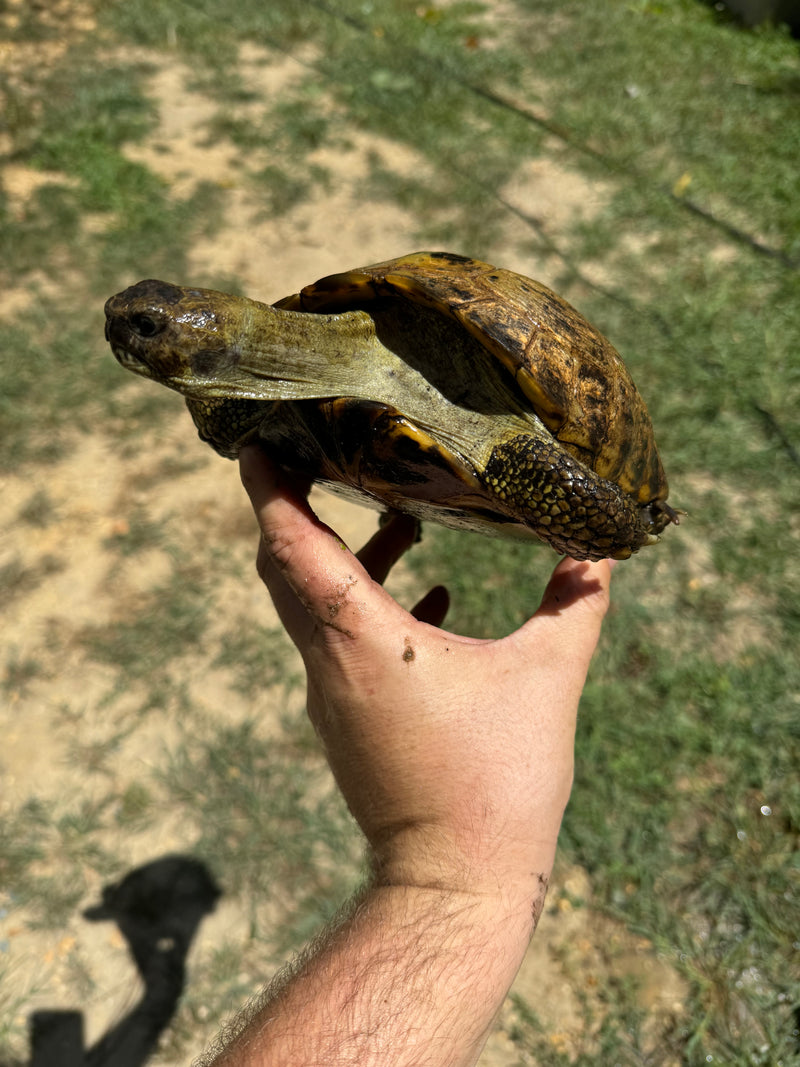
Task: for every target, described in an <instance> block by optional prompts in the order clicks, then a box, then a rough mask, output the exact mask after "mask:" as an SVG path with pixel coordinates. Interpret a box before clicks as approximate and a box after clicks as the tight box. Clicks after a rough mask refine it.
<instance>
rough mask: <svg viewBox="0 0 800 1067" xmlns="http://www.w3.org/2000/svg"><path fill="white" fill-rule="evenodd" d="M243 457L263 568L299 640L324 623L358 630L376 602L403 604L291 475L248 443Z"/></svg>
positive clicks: (340, 630)
mask: <svg viewBox="0 0 800 1067" xmlns="http://www.w3.org/2000/svg"><path fill="white" fill-rule="evenodd" d="M239 464H240V471H241V477H242V483H243V485H244V487H245V489H246V490H247V493H248V495H249V497H250V501H251V503H252V505H253V509H254V511H255V513H256V517H257V519H258V524H259V526H260V528H261V536H262V541H263V548H262V549H261V551H260V552H259V573H260V574H261V577H262V578H263V579H264V582H265V583H266V585H267V588H268V589H269V591H270V595H271V596H272V598H273V601H274V602H275V606H276V608H277V609H278V612H279V613H280V615H281V618H282V619H283V621H284V624H285V625H286V626H287V629H289V631H290V633H291V635H292V637H293V639H295V641H296V642H297V643H298V644H301V643H302V642H304V641H307V640H308V638H309V636H310V632H311V631H313V630H314V629H316V628H318V627H323V628H324V629H326V630H328V631H330V632H331V634H332V635H337V634H338V635H342V636H344V637H353V636H355V635H356V633H360V632H363V631H364V628H365V624H366V623H367V620H368V618H369V616H371V615H372V616H374V615H375V612H376V609H378V608H380V609H382V610H384V611H385V610H386V609H387V608H390V610H391V609H395V610H401V609H399V608H398V607H397V605H396V604H395V602H394V601H393V600H392V599H391V597H390V596H389V595H388V594H387V593H385V592H384V591H383V590H382V589H381V587H380V586H379V585H377V584H376V583H374V582H373V581H372V579H371V578H370V576H369V574H368V573H367V571H366V570H365V568H364V567H363V566H362V564H361V563H360V562H359V561H358V559H357V558H356V557H355V556H354V555H353V553H352V552H351V551H350V550H349V548H348V547H347V545H345V543H344V542H343V541H342V540H341V538H340V537H339V536H338V535H337V534H336V533H335V532H334V531H333V530H331V528H330V527H329V526H326V525H325V523H323V522H321V521H320V520H319V519H318V518H317V516H316V515H315V514H314V512H313V511H312V510H311V508H310V507H309V505H308V503H307V501H306V500H305V499H304V497H303V496H302V495H301V493H300V492H299V487H298V484H297V483H296V482H295V481H294V480H293V479H292V478H291V476H289V475H287V474H286V473H285V472H283V471H282V470H281V469H280V468H279V467H277V466H276V465H275V464H274V463H272V462H271V461H270V460H269V459H268V458H267V457H266V456H265V455H264V454H263V452H261V450H260V449H258V448H256V447H247V448H243V449H242V452H241V455H240V457H239ZM309 624H310V630H309ZM301 651H302V647H301Z"/></svg>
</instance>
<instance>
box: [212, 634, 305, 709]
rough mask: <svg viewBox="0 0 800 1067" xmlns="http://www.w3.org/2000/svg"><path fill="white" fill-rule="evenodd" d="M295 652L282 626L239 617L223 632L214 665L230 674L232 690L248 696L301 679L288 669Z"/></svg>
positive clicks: (299, 681) (293, 661)
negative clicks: (268, 624) (270, 625)
mask: <svg viewBox="0 0 800 1067" xmlns="http://www.w3.org/2000/svg"><path fill="white" fill-rule="evenodd" d="M293 663H295V657H294V651H293V647H292V645H291V642H290V641H289V638H288V637H287V636H286V631H285V630H284V629H283V628H282V627H266V626H258V625H256V624H255V623H253V622H250V621H249V620H245V619H240V620H239V621H238V624H237V623H235V622H234V623H233V625H232V627H231V629H230V630H229V631H228V632H227V633H225V634H223V635H222V638H221V640H220V647H219V652H218V654H217V656H216V658H215V659H214V661H213V666H214V667H224V668H225V669H226V670H229V671H230V672H231V674H232V682H231V685H232V687H233V689H234V690H235V691H236V692H238V693H241V694H242V695H243V696H245V697H248V698H253V697H255V696H256V695H257V694H258V693H259V692H261V691H263V690H264V689H265V688H267V687H268V686H272V685H279V684H282V685H284V686H286V687H290V686H292V685H294V686H297V685H298V684H300V683H301V682H302V681H303V679H302V677H298V675H297V673H296V672H295V671H293V670H292V669H291V667H290V666H289V665H290V664H293Z"/></svg>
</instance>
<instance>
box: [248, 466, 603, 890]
mask: <svg viewBox="0 0 800 1067" xmlns="http://www.w3.org/2000/svg"><path fill="white" fill-rule="evenodd" d="M240 458H241V472H242V480H243V482H244V485H245V487H246V489H247V491H248V493H249V495H250V498H251V501H252V504H253V507H254V509H255V512H256V515H257V517H258V521H259V525H260V527H261V530H262V542H261V545H260V548H259V553H258V570H259V574H260V575H261V577H262V578H263V580H264V582H265V583H266V585H267V588H268V589H269V592H270V594H271V596H272V599H273V601H274V603H275V606H276V608H277V610H278V612H279V614H280V617H281V619H282V621H283V623H284V625H285V627H286V629H287V631H288V633H289V635H290V636H291V637H292V639H293V641H294V642H295V644H296V645H297V647H298V649H299V650H300V652H301V654H302V656H303V659H304V662H305V666H306V670H307V674H308V713H309V716H310V717H311V720H312V722H313V724H314V726H315V728H316V730H317V732H318V734H319V736H320V738H321V740H322V742H323V744H324V746H325V750H326V754H327V757H328V760H329V762H330V765H331V768H332V770H333V773H334V775H335V777H336V780H337V782H338V784H339V786H340V788H341V790H342V792H343V794H344V796H345V799H346V800H347V803H348V805H349V806H350V809H351V811H352V813H353V815H354V816H355V818H356V819H357V821H358V823H359V824H360V826H361V828H362V830H363V831H364V834H365V835H366V837H367V839H368V841H369V843H370V845H371V848H372V851H373V855H374V863H375V872H376V879H377V881H378V883H379V884H384V885H409V886H422V887H431V888H434V887H435V888H444V889H452V890H456V891H460V892H463V891H466V892H469V893H473V894H490V895H496V896H502V897H504V898H505V899H514V900H527V902H528V907H530V903H531V901H533V902H534V907H535V909H536V910H538V908H540V907H541V903H542V901H543V897H544V888H545V886H546V880H547V878H548V877H549V873H550V869H551V866H552V861H553V856H554V853H555V845H556V838H557V836H558V831H559V827H560V823H561V818H562V815H563V811H564V808H565V806H566V803H567V799H568V797H569V792H570V788H571V784H572V768H573V742H574V731H575V717H576V711H577V706H578V700H579V698H580V694H581V691H582V688H583V685H584V681H585V678H586V672H587V669H588V666H589V661H590V659H591V656H592V653H593V651H594V648H595V645H596V642H597V638H598V636H599V632H600V625H601V623H602V619H603V616H604V614H605V611H606V608H607V605H608V587H609V578H610V566H609V564H608V563H607V562H601V563H594V564H593V563H578V562H576V561H574V560H570V559H564V560H562V561H561V562H560V563H559V564H558V566H557V567H556V569H555V571H554V574H553V576H552V578H551V580H550V583H549V585H548V586H547V589H546V590H545V593H544V597H543V599H542V602H541V605H540V607H539V609H538V611H537V612H536V613H535V615H533V617H532V618H531V619H529V620H528V622H526V623H525V624H524V625H523V626H522V627H520V628H519V629H518V630H517V631H516V632H514V633H512V634H510V635H509V636H507V637H504V638H502V639H500V640H476V639H472V638H467V637H461V636H459V635H457V634H452V633H447V632H446V631H444V630H442V629H440V628H439V627H438V625H437V624H438V623H440V622H441V621H442V618H443V615H444V611H445V610H446V595H445V594H444V592H443V590H441V589H439V590H434V591H432V593H431V594H429V596H428V597H426V598H425V599H424V601H422V602H421V604H420V605H419V606H418V608H417V609H415V611H414V613H413V614H412V613H409V612H407V611H405V610H404V609H403V608H402V607H400V606H399V605H398V604H397V603H396V601H395V600H393V599H392V597H391V596H389V594H388V593H387V592H386V591H385V590H384V589H383V588H382V586H381V585H380V582H382V581H383V579H384V578H385V577H386V574H387V573H388V571H389V569H390V568H391V566H392V564H393V563H394V562H395V561H396V560H397V559H398V558H399V557H400V556H401V555H402V553H403V552H404V551H405V550H406V549H407V548H408V547H409V546H410V544H411V543H412V541H413V538H414V532H415V528H414V523H413V522H411V521H410V520H408V519H406V518H405V517H402V516H399V517H397V518H394V519H392V521H391V522H390V523H389V524H388V525H387V526H385V527H384V528H383V529H381V530H379V531H378V532H377V533H376V534H375V535H374V537H373V538H372V539H371V540H370V542H369V543H368V544H367V545H366V546H365V547H364V549H362V551H361V552H360V553H359V554H358V557H356V556H354V555H353V554H352V553H351V552H350V551H349V550H348V549H347V548H346V547H345V546H344V545H343V544H342V542H341V540H340V539H339V538H338V537H337V535H336V534H335V533H334V532H333V531H331V530H330V529H329V528H328V527H326V526H324V525H323V524H322V523H321V522H320V521H319V520H318V519H317V518H316V517H315V516H314V514H313V513H312V512H311V510H310V509H309V507H308V505H307V503H306V501H305V499H304V496H303V493H302V488H301V482H300V480H298V479H296V478H293V477H291V476H289V475H287V474H286V473H285V472H283V471H281V470H280V469H279V468H277V467H275V466H274V465H273V464H271V463H270V461H269V460H267V459H266V458H265V456H264V455H263V454H262V453H261V452H260V451H259V450H258V449H257V448H254V447H250V448H246V449H244V450H243V451H242V454H241V457H240Z"/></svg>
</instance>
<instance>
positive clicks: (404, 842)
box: [371, 827, 556, 934]
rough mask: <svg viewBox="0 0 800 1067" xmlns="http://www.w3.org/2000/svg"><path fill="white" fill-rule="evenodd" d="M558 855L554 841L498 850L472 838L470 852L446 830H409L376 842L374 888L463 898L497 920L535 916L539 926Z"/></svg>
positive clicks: (504, 844)
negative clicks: (484, 907) (481, 906)
mask: <svg viewBox="0 0 800 1067" xmlns="http://www.w3.org/2000/svg"><path fill="white" fill-rule="evenodd" d="M555 852H556V839H555V838H553V839H552V840H541V841H535V842H531V841H526V842H525V843H524V844H519V845H517V846H512V845H511V844H510V843H509V842H508V841H506V840H503V841H502V842H501V843H500V844H499V845H498V846H497V847H494V848H491V847H489V846H488V845H484V846H483V847H479V846H478V845H477V844H476V842H475V840H474V839H472V838H471V839H470V841H469V846H468V847H467V846H465V845H463V844H460V843H459V842H458V841H457V840H454V837H453V835H450V834H446V833H444V832H443V831H441V830H436V829H434V828H426V829H422V828H420V827H404V828H403V829H401V830H399V831H396V832H393V833H391V834H387V835H385V836H384V837H383V838H381V839H378V840H377V841H374V842H373V847H372V857H371V860H372V874H373V884H374V885H375V886H376V887H393V886H394V887H402V886H405V887H406V888H408V889H417V890H430V891H432V892H439V893H442V894H447V893H452V894H456V895H463V896H465V897H470V898H474V899H475V900H476V901H482V902H484V903H485V904H486V905H487V906H488V907H489V908H491V909H494V911H495V912H496V913H497V914H498V915H501V914H508V915H511V914H514V913H518V914H520V915H527V916H528V917H529V918H530V917H531V916H533V917H534V925H535V921H536V920H537V919H538V916H539V914H540V913H541V910H542V907H543V904H544V897H545V894H546V892H547V885H548V882H549V879H550V873H551V871H552V868H553V861H554V859H555ZM530 933H531V934H532V933H533V930H532V929H531V930H530Z"/></svg>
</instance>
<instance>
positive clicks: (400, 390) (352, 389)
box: [105, 252, 678, 560]
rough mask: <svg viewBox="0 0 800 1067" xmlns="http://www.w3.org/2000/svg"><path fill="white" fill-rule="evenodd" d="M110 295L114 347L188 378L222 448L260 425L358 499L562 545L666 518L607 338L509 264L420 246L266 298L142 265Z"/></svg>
mask: <svg viewBox="0 0 800 1067" xmlns="http://www.w3.org/2000/svg"><path fill="white" fill-rule="evenodd" d="M105 311H106V338H107V340H108V341H109V342H110V344H111V348H112V350H113V353H114V355H115V357H116V358H117V360H118V361H119V362H120V363H121V364H122V366H124V367H127V368H128V369H129V370H132V371H134V372H135V373H137V374H141V375H144V376H145V377H147V378H152V379H154V380H155V381H158V382H161V383H163V384H164V385H167V386H169V387H170V388H173V389H176V390H178V391H179V392H180V393H183V395H184V396H185V398H186V403H187V406H188V408H189V411H190V412H191V415H192V417H193V419H194V421H195V424H196V425H197V427H198V429H199V432H200V437H201V438H202V439H203V440H204V441H207V442H208V443H209V444H211V445H212V446H213V447H214V448H215V449H216V450H217V452H219V453H220V454H221V455H223V456H227V457H230V458H235V457H236V456H237V455H238V453H239V450H240V449H241V448H242V446H243V445H245V444H246V443H248V442H253V441H258V442H259V443H260V444H261V446H262V447H263V448H264V449H265V450H266V452H267V453H268V454H269V455H271V456H272V457H273V458H274V459H275V460H277V461H278V462H279V463H280V464H281V465H283V466H284V467H286V468H289V469H292V470H295V471H297V472H301V473H303V474H305V475H308V476H310V477H311V478H312V479H314V480H315V481H317V482H319V483H320V484H322V485H323V486H325V487H326V488H331V489H334V490H338V491H340V492H344V493H345V494H347V495H350V496H352V497H355V498H356V499H359V500H360V501H361V502H371V503H372V504H373V505H375V504H377V505H378V506H382V507H384V508H394V509H399V510H401V511H404V512H407V513H409V514H411V515H413V516H416V517H417V518H418V519H422V520H427V519H432V520H435V521H437V522H439V523H442V524H443V525H446V526H451V527H455V528H457V529H466V530H476V531H481V532H483V533H488V534H491V535H495V536H508V537H521V538H527V539H532V540H541V541H545V542H547V543H548V544H550V545H551V546H552V547H553V548H554V549H555V550H556V551H557V552H559V553H562V554H566V555H569V556H572V557H573V558H574V559H591V560H597V559H603V558H605V557H613V558H615V559H625V558H627V557H629V556H630V555H631V554H632V553H633V552H636V551H637V550H638V549H639V548H641V547H642V546H644V545H650V544H653V543H654V542H656V541H657V540H658V534H659V533H660V532H661V531H662V530H663V529H664V528H665V527H666V526H667V524H668V523H670V522H673V523H677V522H678V513H677V512H676V511H675V510H673V509H672V508H671V507H670V506H669V505H668V504H667V493H668V489H667V481H666V478H665V476H664V470H663V468H662V465H661V461H660V459H659V456H658V452H657V451H656V445H655V440H654V436H653V428H652V424H651V421H650V416H649V415H648V412H647V408H646V407H645V404H644V401H643V400H642V398H641V396H640V394H639V393H638V391H637V389H636V387H635V386H634V384H633V381H632V380H631V377H630V375H629V374H628V371H627V370H626V368H625V366H624V364H623V362H622V360H621V358H620V357H619V355H618V354H617V352H616V351H615V349H614V348H613V347H612V346H611V345H610V344H609V342H608V341H606V339H605V338H604V337H603V336H602V335H601V334H600V333H599V332H598V331H597V330H595V329H594V327H592V326H591V325H590V324H589V323H588V322H587V321H586V320H585V319H584V318H582V317H581V315H580V314H579V313H578V312H577V311H576V310H575V309H574V308H572V307H571V306H570V305H569V304H567V303H566V302H565V301H564V300H562V299H561V298H560V297H558V296H557V295H556V294H555V293H553V292H551V291H550V290H549V289H547V288H546V287H545V286H544V285H541V284H540V283H539V282H535V281H532V280H531V279H529V278H526V277H523V276H522V275H520V274H514V273H512V272H511V271H508V270H501V269H498V268H496V267H492V266H490V265H489V264H487V263H481V262H479V261H477V260H474V259H468V258H466V257H464V256H459V255H454V254H452V253H447V252H418V253H415V254H413V255H407V256H403V257H402V258H400V259H394V260H391V261H388V262H385V263H379V264H376V265H374V266H370V267H362V268H359V269H357V270H352V271H347V272H345V273H342V274H335V275H331V276H330V277H327V278H323V279H321V280H320V281H317V282H315V283H314V284H312V285H309V286H307V287H306V288H305V289H303V290H302V291H301V292H300V293H296V294H295V295H293V296H289V297H286V298H285V299H283V300H279V301H278V302H277V303H276V304H274V305H268V304H263V303H258V302H256V301H253V300H249V299H246V298H244V297H239V296H232V295H229V294H226V293H219V292H215V291H213V290H207V289H191V288H180V287H178V286H176V285H171V284H169V283H167V282H161V281H154V280H149V281H142V282H139V283H138V284H137V285H133V286H131V287H130V288H128V289H126V290H125V291H124V292H122V293H119V294H118V295H116V296H113V297H111V299H110V300H109V301H108V302H107V304H106V308H105Z"/></svg>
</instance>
